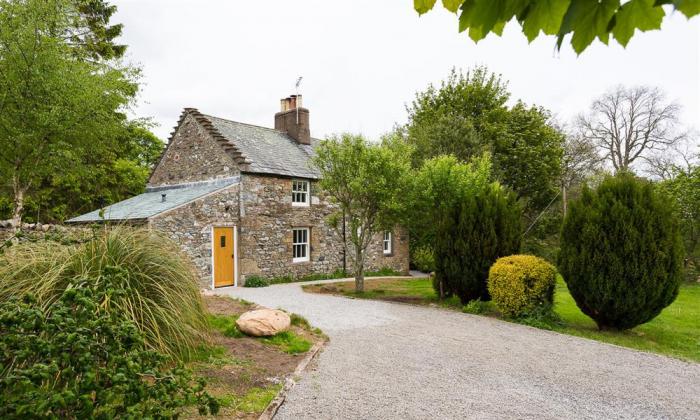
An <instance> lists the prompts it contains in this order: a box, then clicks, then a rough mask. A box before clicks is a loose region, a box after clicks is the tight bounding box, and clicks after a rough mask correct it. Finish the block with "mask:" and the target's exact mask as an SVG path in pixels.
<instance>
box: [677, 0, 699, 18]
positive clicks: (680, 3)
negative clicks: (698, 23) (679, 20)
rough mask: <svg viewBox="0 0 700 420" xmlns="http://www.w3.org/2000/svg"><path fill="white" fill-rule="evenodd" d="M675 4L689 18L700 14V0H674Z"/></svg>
mask: <svg viewBox="0 0 700 420" xmlns="http://www.w3.org/2000/svg"><path fill="white" fill-rule="evenodd" d="M673 5H674V6H675V7H676V10H679V11H680V12H681V13H683V14H684V15H685V16H686V17H687V18H691V17H693V16H695V15H697V14H700V0H673Z"/></svg>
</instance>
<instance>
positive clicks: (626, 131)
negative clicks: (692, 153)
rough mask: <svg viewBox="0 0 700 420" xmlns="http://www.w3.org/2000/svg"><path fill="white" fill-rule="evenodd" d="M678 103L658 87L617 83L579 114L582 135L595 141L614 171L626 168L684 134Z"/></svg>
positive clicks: (672, 142)
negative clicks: (587, 109) (680, 127)
mask: <svg viewBox="0 0 700 420" xmlns="http://www.w3.org/2000/svg"><path fill="white" fill-rule="evenodd" d="M679 113H680V106H679V105H678V104H676V103H673V102H667V101H666V100H665V95H664V94H663V92H661V91H660V90H659V89H657V88H650V87H646V86H639V87H634V88H626V87H623V86H617V87H616V88H614V89H612V90H611V91H609V92H607V93H605V94H604V95H602V96H601V97H600V98H598V99H596V100H595V101H594V102H593V104H592V105H591V111H590V113H589V114H588V115H581V116H579V118H578V127H579V132H580V135H581V136H582V138H583V139H584V140H586V141H588V142H589V143H591V144H593V145H595V146H596V147H597V148H598V150H599V151H600V153H601V154H602V155H603V156H604V158H605V159H606V160H607V161H608V162H609V163H610V164H611V165H612V166H613V168H614V169H615V171H629V170H632V166H633V165H634V164H635V163H636V162H637V161H639V160H646V159H648V158H649V157H650V152H653V151H665V150H666V149H668V148H669V147H671V146H673V145H675V144H677V143H678V142H680V141H682V140H684V139H685V138H686V137H687V133H685V132H683V131H679V130H678V115H679Z"/></svg>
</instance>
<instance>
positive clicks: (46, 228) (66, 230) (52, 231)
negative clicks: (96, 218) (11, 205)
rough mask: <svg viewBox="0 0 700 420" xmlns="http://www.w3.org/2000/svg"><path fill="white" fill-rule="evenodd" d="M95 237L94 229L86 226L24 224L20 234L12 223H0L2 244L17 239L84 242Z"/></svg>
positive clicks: (25, 240)
mask: <svg viewBox="0 0 700 420" xmlns="http://www.w3.org/2000/svg"><path fill="white" fill-rule="evenodd" d="M92 235H93V232H92V229H91V228H89V227H86V226H72V225H71V226H67V225H54V224H41V223H23V224H22V228H21V229H20V231H19V233H17V232H16V230H15V228H14V227H13V226H12V224H11V223H8V222H7V221H4V222H3V221H0V244H4V243H5V242H7V241H8V240H11V239H14V238H16V239H17V241H19V242H20V243H21V242H29V241H32V242H33V241H38V240H44V239H48V240H53V241H56V242H64V243H71V242H82V241H85V240H87V239H89V238H90V237H91V236H92Z"/></svg>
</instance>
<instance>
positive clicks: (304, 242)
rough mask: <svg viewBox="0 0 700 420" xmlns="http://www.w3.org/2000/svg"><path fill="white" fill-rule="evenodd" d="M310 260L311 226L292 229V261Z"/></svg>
mask: <svg viewBox="0 0 700 420" xmlns="http://www.w3.org/2000/svg"><path fill="white" fill-rule="evenodd" d="M304 261H309V228H294V229H292V262H304Z"/></svg>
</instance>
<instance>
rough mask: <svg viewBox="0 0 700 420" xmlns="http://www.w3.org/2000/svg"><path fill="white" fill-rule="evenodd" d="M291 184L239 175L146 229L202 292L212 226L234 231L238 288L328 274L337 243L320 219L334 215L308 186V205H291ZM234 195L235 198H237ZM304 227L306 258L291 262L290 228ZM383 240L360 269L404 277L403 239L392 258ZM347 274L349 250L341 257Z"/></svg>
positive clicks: (396, 236)
mask: <svg viewBox="0 0 700 420" xmlns="http://www.w3.org/2000/svg"><path fill="white" fill-rule="evenodd" d="M291 191H292V179H287V178H279V177H272V176H258V175H251V174H243V175H242V176H241V182H240V183H239V184H236V185H233V186H231V187H228V188H226V189H224V190H222V191H219V192H216V193H214V194H211V195H209V196H206V197H204V198H201V199H199V200H196V201H194V202H192V203H189V204H186V205H184V206H182V207H178V208H176V209H173V210H171V211H168V212H166V213H163V214H160V215H157V216H155V217H153V218H151V220H150V222H149V226H150V227H151V228H154V229H158V230H160V231H162V232H165V233H166V234H167V235H168V236H169V237H171V238H172V239H173V240H175V241H176V242H177V243H179V244H180V245H181V246H182V249H183V250H184V251H185V252H186V253H187V254H188V255H189V256H190V258H191V259H192V261H193V263H194V265H195V267H196V269H197V271H198V273H199V275H200V285H201V287H203V288H209V287H211V281H212V280H211V279H212V277H211V274H212V272H211V263H212V248H211V232H212V227H213V226H236V227H237V232H238V243H237V249H238V264H237V266H236V269H237V270H238V279H239V280H238V281H239V285H242V284H244V282H245V278H246V277H248V276H251V275H258V276H262V277H266V278H273V277H283V276H293V277H301V276H305V275H308V274H328V273H333V272H334V271H336V270H339V269H342V268H343V241H342V237H341V235H340V234H338V233H337V232H336V231H335V229H332V228H331V227H330V226H328V224H327V222H326V218H327V216H328V215H330V214H331V213H332V212H333V211H334V207H333V206H332V204H331V203H329V201H328V200H327V199H326V198H325V197H324V196H323V195H322V194H320V193H319V192H318V190H317V188H316V186H315V184H314V183H313V182H312V183H311V204H310V206H308V207H295V206H292V194H291ZM239 192H240V195H239ZM295 227H308V228H309V231H310V259H309V261H308V262H297V263H295V262H293V261H292V229H293V228H295ZM382 239H383V235H382V234H377V235H376V236H375V238H374V239H373V240H372V243H371V244H370V247H369V252H368V257H367V262H366V264H365V269H366V270H367V271H376V270H379V269H382V268H387V267H388V268H391V269H393V270H395V271H400V272H402V273H407V272H408V234H407V233H406V231H405V230H402V229H399V228H397V229H395V230H394V231H393V235H392V240H393V241H392V253H391V254H390V255H384V252H383V243H382ZM346 264H347V269H348V270H349V271H350V270H351V269H352V255H351V249H349V250H348V256H347V258H346Z"/></svg>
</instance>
